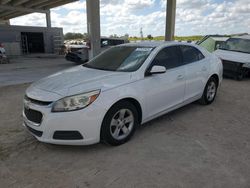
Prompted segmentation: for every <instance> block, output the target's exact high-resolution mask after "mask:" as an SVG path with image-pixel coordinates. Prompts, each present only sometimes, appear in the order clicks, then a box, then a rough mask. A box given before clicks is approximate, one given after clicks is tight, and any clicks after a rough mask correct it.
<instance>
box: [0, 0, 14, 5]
mask: <svg viewBox="0 0 250 188" xmlns="http://www.w3.org/2000/svg"><path fill="white" fill-rule="evenodd" d="M10 1H11V0H1V1H0V5H6V4H8V3H9V2H10Z"/></svg>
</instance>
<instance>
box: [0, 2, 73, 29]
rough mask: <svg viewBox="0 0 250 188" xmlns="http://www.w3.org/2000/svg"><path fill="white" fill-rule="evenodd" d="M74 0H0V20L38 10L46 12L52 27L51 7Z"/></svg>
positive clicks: (38, 11)
mask: <svg viewBox="0 0 250 188" xmlns="http://www.w3.org/2000/svg"><path fill="white" fill-rule="evenodd" d="M74 1H77V0H0V20H2V21H8V20H9V19H12V18H16V17H18V16H23V15H26V14H30V13H34V12H37V13H44V14H46V21H47V27H51V18H50V9H51V8H55V7H58V6H62V5H65V4H67V3H71V2H74Z"/></svg>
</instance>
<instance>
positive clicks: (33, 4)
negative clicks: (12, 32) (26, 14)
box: [23, 0, 50, 8]
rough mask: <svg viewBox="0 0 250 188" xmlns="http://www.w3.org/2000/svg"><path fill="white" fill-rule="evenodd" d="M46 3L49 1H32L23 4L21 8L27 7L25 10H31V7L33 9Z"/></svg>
mask: <svg viewBox="0 0 250 188" xmlns="http://www.w3.org/2000/svg"><path fill="white" fill-rule="evenodd" d="M46 2H47V3H48V2H50V0H40V1H32V2H28V3H25V4H24V5H23V6H24V7H27V8H31V7H34V6H36V5H37V6H39V5H41V4H44V3H46Z"/></svg>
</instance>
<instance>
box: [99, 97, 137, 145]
mask: <svg viewBox="0 0 250 188" xmlns="http://www.w3.org/2000/svg"><path fill="white" fill-rule="evenodd" d="M138 125H139V121H138V112H137V109H136V107H135V106H134V105H133V104H131V103H130V102H127V101H121V102H119V103H117V104H115V105H114V106H112V107H111V108H110V110H109V111H108V112H107V114H106V115H105V117H104V120H103V123H102V127H101V140H102V141H103V142H105V143H107V144H110V145H112V146H118V145H121V144H124V143H125V142H127V141H128V140H130V138H131V137H132V136H133V134H134V133H135V130H136V128H137V126H138Z"/></svg>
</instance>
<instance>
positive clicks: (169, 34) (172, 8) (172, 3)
mask: <svg viewBox="0 0 250 188" xmlns="http://www.w3.org/2000/svg"><path fill="white" fill-rule="evenodd" d="M166 9H167V13H166V30H165V40H166V41H172V40H174V33H175V15H176V0H167V8H166Z"/></svg>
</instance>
